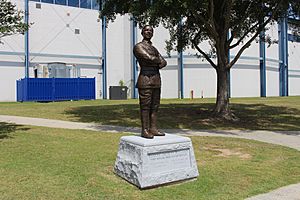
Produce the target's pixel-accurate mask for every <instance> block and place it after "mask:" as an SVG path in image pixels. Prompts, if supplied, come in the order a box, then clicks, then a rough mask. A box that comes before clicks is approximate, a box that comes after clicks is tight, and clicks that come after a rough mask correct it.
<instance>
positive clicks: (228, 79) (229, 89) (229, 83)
mask: <svg viewBox="0 0 300 200" xmlns="http://www.w3.org/2000/svg"><path fill="white" fill-rule="evenodd" d="M229 38H230V32H229V31H228V32H227V40H229ZM227 56H228V63H230V49H228V52H227ZM227 83H228V97H229V98H230V97H231V76H230V69H229V70H228V72H227Z"/></svg>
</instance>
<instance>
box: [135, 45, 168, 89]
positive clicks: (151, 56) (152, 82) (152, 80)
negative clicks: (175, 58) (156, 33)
mask: <svg viewBox="0 0 300 200" xmlns="http://www.w3.org/2000/svg"><path fill="white" fill-rule="evenodd" d="M133 54H134V56H135V57H136V59H137V61H138V62H139V65H140V74H139V77H138V81H137V84H136V87H137V88H160V87H161V79H160V74H159V69H162V68H163V67H165V66H166V65H167V61H166V60H165V59H164V58H163V57H162V56H161V55H160V53H159V52H158V50H157V49H156V48H155V47H154V46H152V43H151V42H150V41H147V40H143V41H141V42H139V43H137V44H136V45H135V46H134V48H133Z"/></svg>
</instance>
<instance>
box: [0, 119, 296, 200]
mask: <svg viewBox="0 0 300 200" xmlns="http://www.w3.org/2000/svg"><path fill="white" fill-rule="evenodd" d="M0 122H7V123H15V124H21V125H32V126H44V127H51V128H65V129H85V130H93V131H107V132H115V133H118V132H129V133H139V132H140V128H134V127H121V126H109V125H99V124H96V123H81V122H68V121H61V120H52V119H40V118H30V117H17V116H7V115H0ZM164 131H165V132H166V133H171V134H180V135H192V136H220V137H234V138H245V139H252V140H257V141H262V142H267V143H272V144H278V145H283V146H287V147H290V148H294V149H297V150H299V151H300V131H276V132H274V131H240V130H230V131H219V130H218V131H198V130H182V129H165V130H164ZM247 200H300V183H298V184H294V185H289V186H286V187H282V188H279V189H277V190H274V191H272V192H269V193H266V194H261V195H257V196H254V197H251V198H248V199H247Z"/></svg>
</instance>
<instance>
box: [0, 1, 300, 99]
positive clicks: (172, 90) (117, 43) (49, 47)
mask: <svg viewBox="0 0 300 200" xmlns="http://www.w3.org/2000/svg"><path fill="white" fill-rule="evenodd" d="M95 1H96V0H34V1H29V5H28V11H29V23H30V24H31V25H30V29H29V31H28V41H26V35H14V36H9V37H5V38H3V42H4V44H1V45H0V89H1V91H2V92H1V93H0V101H15V100H16V80H18V79H21V78H24V77H25V76H26V69H25V61H26V58H25V55H26V48H28V61H29V65H28V72H29V73H28V77H32V78H33V77H35V78H42V77H44V78H51V77H57V78H60V77H66V78H74V77H81V78H85V77H89V78H91V77H95V78H96V91H95V93H96V98H98V99H101V98H107V97H108V96H109V95H108V93H109V87H110V86H116V85H119V84H120V83H121V82H122V83H124V84H125V85H126V86H127V87H128V97H131V98H135V97H137V92H136V90H135V87H134V85H135V79H136V76H137V74H138V66H136V62H135V60H134V57H133V53H132V48H133V45H134V44H135V43H136V42H138V41H140V40H141V39H142V37H141V35H140V29H138V28H137V27H136V24H135V23H134V22H133V21H132V20H131V18H130V16H129V15H124V16H118V17H117V19H116V20H115V22H113V23H109V24H108V25H107V27H106V26H103V25H105V21H104V20H103V19H99V13H98V6H97V3H96V2H95ZM13 2H15V3H16V5H17V7H18V8H19V9H22V10H24V8H25V2H24V0H13ZM283 24H285V23H284V22H283V23H282V24H280V25H278V24H275V25H272V26H271V27H270V29H269V30H268V31H267V33H266V34H268V35H270V36H271V37H272V38H273V39H277V40H278V41H279V42H278V44H273V45H272V46H270V47H269V48H267V47H265V44H264V43H263V42H260V41H259V39H257V41H256V42H253V44H252V45H251V46H250V48H248V49H246V51H245V52H244V53H243V55H242V57H241V58H240V60H239V61H238V62H237V63H236V64H235V66H233V68H232V69H231V72H230V86H231V87H230V93H231V96H232V97H259V96H286V95H300V87H299V85H300V64H299V63H300V57H299V55H300V43H299V41H297V38H296V39H295V38H293V37H291V34H289V32H288V31H287V30H284V29H283V28H282V27H284V26H283ZM286 24H287V23H286ZM284 33H285V34H284ZM166 39H168V31H167V30H166V29H164V28H163V27H158V28H155V30H154V37H153V43H154V45H155V46H156V47H157V48H158V49H159V51H160V52H161V54H162V55H163V56H165V57H166V60H167V62H168V66H167V67H166V68H164V69H163V70H162V71H161V76H162V83H163V85H162V97H163V98H178V97H184V98H189V97H190V96H191V93H193V96H194V98H201V97H204V98H205V97H215V96H216V73H215V70H214V69H213V68H212V67H211V66H210V65H209V63H208V62H207V61H205V60H203V59H199V58H197V57H196V56H195V53H196V52H195V51H194V50H192V49H188V50H186V51H184V52H183V54H182V55H180V54H178V53H177V52H171V57H168V56H167V54H166V50H165V40H166ZM280 41H286V43H284V42H282V43H280ZM201 45H203V46H202V47H203V48H204V49H207V48H208V46H209V45H208V44H205V43H204V44H201ZM235 54H236V52H235V51H231V52H230V55H229V56H230V57H231V58H232V57H234V55H235ZM284 88H285V89H286V91H284Z"/></svg>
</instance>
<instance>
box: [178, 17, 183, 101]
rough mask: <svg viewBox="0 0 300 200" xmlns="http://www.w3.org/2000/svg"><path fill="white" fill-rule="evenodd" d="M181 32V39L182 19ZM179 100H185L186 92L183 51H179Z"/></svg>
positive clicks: (180, 22)
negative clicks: (184, 87) (184, 86)
mask: <svg viewBox="0 0 300 200" xmlns="http://www.w3.org/2000/svg"><path fill="white" fill-rule="evenodd" d="M178 26H179V30H180V37H181V35H182V19H180V21H179V24H178ZM178 98H180V99H183V98H184V90H183V51H182V49H181V50H180V51H178Z"/></svg>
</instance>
